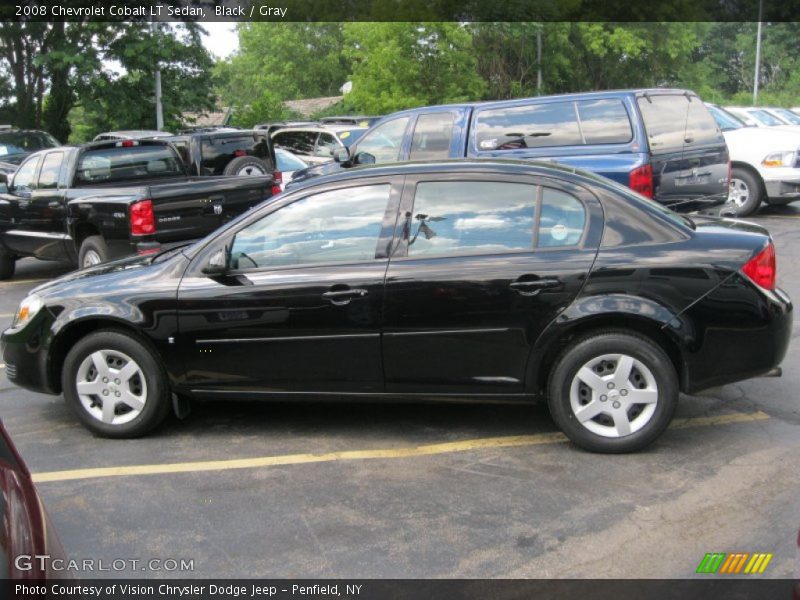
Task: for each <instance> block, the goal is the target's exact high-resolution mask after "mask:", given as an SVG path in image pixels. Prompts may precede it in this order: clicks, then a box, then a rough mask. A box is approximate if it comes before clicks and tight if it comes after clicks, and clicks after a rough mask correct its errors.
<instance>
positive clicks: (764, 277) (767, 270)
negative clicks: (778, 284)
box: [742, 242, 777, 290]
mask: <svg viewBox="0 0 800 600" xmlns="http://www.w3.org/2000/svg"><path fill="white" fill-rule="evenodd" d="M742 273H744V274H745V275H747V276H748V277H749V278H750V280H751V281H752V282H753V283H755V284H756V285H758V286H760V287H762V288H764V289H765V290H774V289H775V279H776V275H777V274H776V268H775V246H774V245H773V244H772V242H770V243H769V245H768V246H767V247H766V248H764V249H763V250H762V251H761V252H759V253H758V254H756V255H755V256H754V257H753V258H751V259H750V260H748V261H747V262H746V263H745V265H744V266H743V267H742Z"/></svg>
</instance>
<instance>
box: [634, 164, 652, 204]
mask: <svg viewBox="0 0 800 600" xmlns="http://www.w3.org/2000/svg"><path fill="white" fill-rule="evenodd" d="M628 187H629V188H631V189H632V190H633V191H634V192H639V193H640V194H641V195H642V196H647V197H648V198H652V197H653V167H652V166H651V165H650V164H649V163H648V164H646V165H642V166H641V167H639V168H638V169H634V170H633V171H631V172H630V175H628Z"/></svg>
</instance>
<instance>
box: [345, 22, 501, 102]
mask: <svg viewBox="0 0 800 600" xmlns="http://www.w3.org/2000/svg"><path fill="white" fill-rule="evenodd" d="M344 32H345V41H346V43H347V49H346V53H347V56H348V57H349V58H350V60H351V61H352V65H353V66H352V77H351V80H352V82H353V90H352V91H351V92H350V93H349V94H348V95H347V96H346V98H345V102H346V104H347V105H348V106H351V107H353V108H355V109H356V110H358V111H363V112H366V113H371V114H382V113H388V112H392V111H396V110H401V109H403V108H411V107H415V106H425V105H429V104H440V103H447V102H462V101H469V100H474V99H476V98H480V97H481V96H482V95H483V94H484V92H485V90H486V87H487V86H486V82H485V81H484V80H483V79H482V78H481V77H480V75H479V74H478V72H477V61H476V59H475V56H474V53H473V50H472V36H471V34H470V31H469V30H468V29H467V28H466V27H465V26H462V25H461V24H458V23H347V24H345V26H344Z"/></svg>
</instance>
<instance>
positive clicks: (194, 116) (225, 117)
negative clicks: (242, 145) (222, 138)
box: [181, 106, 233, 127]
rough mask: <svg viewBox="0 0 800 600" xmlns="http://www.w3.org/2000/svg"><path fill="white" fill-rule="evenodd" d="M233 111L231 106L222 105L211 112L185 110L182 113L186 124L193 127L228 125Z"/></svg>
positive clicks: (182, 119)
mask: <svg viewBox="0 0 800 600" xmlns="http://www.w3.org/2000/svg"><path fill="white" fill-rule="evenodd" d="M232 111H233V109H232V107H230V106H222V107H220V108H218V109H217V110H214V111H209V112H185V113H183V114H182V115H181V121H183V123H184V125H186V126H191V127H213V126H214V125H227V124H228V121H230V118H231V112H232Z"/></svg>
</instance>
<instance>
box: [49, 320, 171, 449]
mask: <svg viewBox="0 0 800 600" xmlns="http://www.w3.org/2000/svg"><path fill="white" fill-rule="evenodd" d="M61 383H62V389H63V390H64V397H65V398H66V399H67V403H68V404H69V405H70V407H71V408H72V410H73V411H74V412H75V414H76V415H77V416H78V418H79V419H80V420H81V422H82V423H83V424H84V425H85V426H86V427H87V428H88V429H89V430H90V431H92V432H93V433H95V434H97V435H99V436H102V437H112V438H130V437H137V436H140V435H144V434H146V433H148V432H149V431H151V430H152V429H154V428H155V427H157V426H158V425H159V424H160V423H161V422H162V421H163V420H164V418H165V417H166V416H167V413H168V410H169V386H168V385H167V378H166V374H165V373H164V370H163V368H162V366H161V364H160V363H159V362H158V360H157V359H156V357H155V356H154V355H153V352H152V351H151V350H150V349H149V348H148V347H147V346H146V345H145V344H144V343H142V342H141V341H139V340H138V339H136V338H135V337H133V336H131V335H128V334H126V333H122V332H120V331H111V330H103V331H98V332H95V333H92V334H90V335H88V336H86V337H85V338H83V339H81V340H80V341H79V342H78V343H77V344H75V345H74V346H73V347H72V349H71V350H70V351H69V353H68V354H67V357H66V360H65V361H64V368H63V371H62V382H61Z"/></svg>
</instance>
